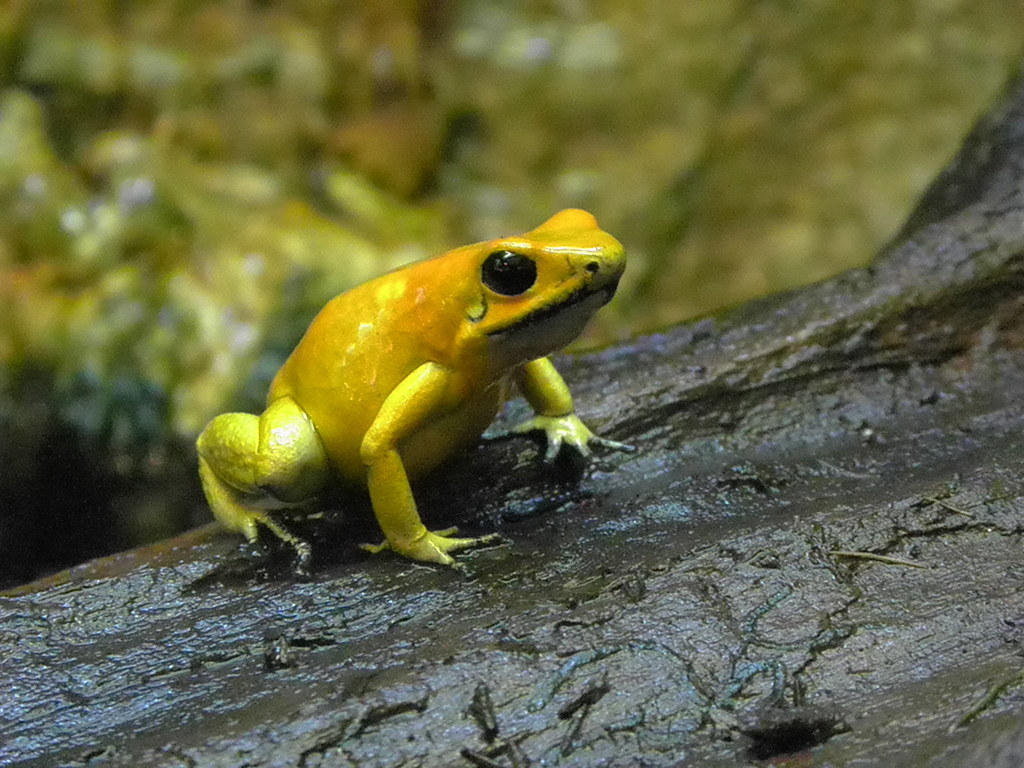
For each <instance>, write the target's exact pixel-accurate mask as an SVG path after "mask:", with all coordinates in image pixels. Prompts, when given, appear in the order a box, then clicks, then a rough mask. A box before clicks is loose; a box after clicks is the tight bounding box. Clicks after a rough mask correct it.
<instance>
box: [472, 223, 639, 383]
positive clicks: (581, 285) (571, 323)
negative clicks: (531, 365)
mask: <svg viewBox="0 0 1024 768" xmlns="http://www.w3.org/2000/svg"><path fill="white" fill-rule="evenodd" d="M475 253H476V258H477V260H478V261H479V267H478V268H479V273H478V274H479V283H480V293H479V301H474V302H472V303H471V304H470V306H469V307H468V309H467V314H466V318H467V320H468V321H469V323H470V324H471V325H472V326H473V332H474V333H476V334H480V335H482V336H486V338H487V341H488V346H489V347H490V349H491V351H492V354H493V355H494V356H495V358H496V360H495V361H496V362H498V363H499V365H508V364H511V365H514V364H517V363H520V362H524V361H526V360H531V359H534V358H537V357H542V356H544V355H547V354H549V353H550V352H553V351H554V350H556V349H559V348H561V347H564V346H565V345H566V344H568V343H569V342H570V341H572V340H573V339H575V338H576V337H577V336H578V335H579V334H580V332H581V331H582V330H583V326H584V325H585V324H586V323H587V321H588V320H589V319H590V317H591V316H592V315H593V314H594V313H595V312H596V311H597V310H598V309H599V308H600V307H602V306H603V305H605V304H607V303H608V301H609V300H610V299H611V297H612V296H613V295H614V293H615V288H616V287H617V286H618V283H619V278H620V277H621V276H622V271H623V270H624V269H625V267H626V255H625V252H624V251H623V248H622V245H621V243H619V241H618V240H616V239H615V238H614V237H612V236H611V235H609V234H608V233H607V232H604V231H603V230H602V229H601V228H600V227H598V225H597V221H596V220H595V219H594V217H593V216H591V215H590V214H589V213H587V212H586V211H580V210H574V209H569V210H565V211H562V212H560V213H557V214H555V215H554V216H552V217H551V218H550V219H548V220H547V221H545V222H544V223H543V224H541V225H540V226H539V227H537V228H536V229H534V230H532V231H530V232H527V233H526V234H523V235H518V236H515V237H506V238H502V239H499V240H492V241H490V242H488V243H484V244H481V245H480V246H477V247H476V248H475Z"/></svg>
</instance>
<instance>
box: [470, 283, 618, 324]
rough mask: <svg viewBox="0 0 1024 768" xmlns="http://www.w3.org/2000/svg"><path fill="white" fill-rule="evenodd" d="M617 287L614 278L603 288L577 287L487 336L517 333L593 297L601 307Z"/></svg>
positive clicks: (609, 299)
mask: <svg viewBox="0 0 1024 768" xmlns="http://www.w3.org/2000/svg"><path fill="white" fill-rule="evenodd" d="M618 287H619V281H618V280H616V281H615V282H613V283H610V284H609V285H606V286H605V287H604V288H600V289H598V290H596V291H588V290H587V289H586V288H578V289H577V290H575V291H573V292H572V293H570V294H569V295H568V296H566V297H565V299H564V300H563V301H560V302H559V303H558V304H552V305H550V306H547V307H543V308H541V309H537V310H534V311H533V312H531V313H530V314H528V315H524V316H523V317H521V318H520V319H519V320H517V321H516V322H514V323H512V324H511V325H506V326H504V327H503V328H496V329H494V330H493V331H488V332H487V337H488V338H492V339H495V338H500V337H501V336H504V335H505V334H508V333H517V332H519V331H522V330H524V329H527V328H530V327H531V326H534V325H537V324H538V323H543V322H545V321H546V320H550V319H551V318H553V317H555V316H556V315H560V314H561V313H562V312H565V311H566V310H568V309H572V308H573V307H575V306H576V305H577V304H582V303H583V302H585V301H589V300H591V299H594V298H600V299H601V301H600V302H599V303H598V304H597V305H596V306H595V307H594V309H595V310H597V309H598V308H599V307H603V306H604V305H605V304H607V303H608V302H609V301H611V300H612V296H614V295H615V289H616V288H618Z"/></svg>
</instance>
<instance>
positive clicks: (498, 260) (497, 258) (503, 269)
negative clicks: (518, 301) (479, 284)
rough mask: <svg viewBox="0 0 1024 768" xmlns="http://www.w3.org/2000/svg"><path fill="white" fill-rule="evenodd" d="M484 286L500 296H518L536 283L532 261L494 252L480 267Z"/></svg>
mask: <svg viewBox="0 0 1024 768" xmlns="http://www.w3.org/2000/svg"><path fill="white" fill-rule="evenodd" d="M480 279H481V280H483V283H484V285H486V286H487V287H488V288H490V289H491V290H492V291H494V292H495V293H500V294H501V295H502V296H518V295H519V294H520V293H523V292H525V291H527V290H529V288H530V286H531V285H533V284H534V283H535V282H537V265H536V264H535V263H534V262H533V259H531V258H529V257H528V256H523V254H521V253H514V252H512V251H495V252H494V253H492V254H490V255H489V256H488V257H487V258H486V259H484V263H483V266H482V267H480Z"/></svg>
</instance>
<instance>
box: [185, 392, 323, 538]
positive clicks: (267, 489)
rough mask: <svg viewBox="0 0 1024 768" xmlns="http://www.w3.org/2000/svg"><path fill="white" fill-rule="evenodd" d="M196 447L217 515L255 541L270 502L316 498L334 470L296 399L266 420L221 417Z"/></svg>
mask: <svg viewBox="0 0 1024 768" xmlns="http://www.w3.org/2000/svg"><path fill="white" fill-rule="evenodd" d="M196 448H197V451H198V453H199V474H200V477H201V478H202V481H203V490H204V491H205V492H206V496H207V499H208V500H209V502H210V507H211V508H212V510H213V513H214V516H215V517H216V518H217V519H218V520H219V521H220V522H221V523H222V524H223V525H224V526H225V527H227V528H229V529H231V530H236V531H241V532H242V533H244V534H245V535H246V536H247V537H248V538H250V539H253V538H255V536H256V526H255V523H256V522H264V523H265V520H266V514H265V512H264V511H263V510H264V508H266V507H267V506H272V503H268V502H273V501H275V500H276V501H278V502H281V501H284V502H287V503H297V502H299V501H302V500H304V499H307V498H309V497H311V496H313V495H314V494H316V493H317V491H318V490H319V489H320V488H321V487H322V485H323V484H324V482H325V480H326V477H327V473H328V467H329V464H328V460H327V455H326V453H325V451H324V448H323V445H322V443H321V442H320V438H319V437H318V436H317V433H316V429H315V428H314V427H313V424H312V422H311V421H310V420H309V417H308V416H307V415H306V413H305V412H304V411H303V410H302V409H301V408H300V407H299V406H298V404H297V403H295V401H294V400H292V399H291V398H290V397H285V398H281V399H279V400H276V401H274V402H273V403H272V404H271V405H270V406H269V407H268V408H267V410H266V411H264V412H263V414H262V415H260V416H254V415H253V414H249V413H225V414H221V415H220V416H218V417H216V418H215V419H214V420H213V421H211V422H210V423H209V425H207V427H206V429H204V430H203V432H202V434H201V435H200V436H199V439H198V440H197V441H196Z"/></svg>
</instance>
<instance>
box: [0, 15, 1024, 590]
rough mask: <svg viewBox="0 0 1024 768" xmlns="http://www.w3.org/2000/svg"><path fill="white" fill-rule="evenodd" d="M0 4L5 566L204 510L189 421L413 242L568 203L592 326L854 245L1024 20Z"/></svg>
mask: <svg viewBox="0 0 1024 768" xmlns="http://www.w3.org/2000/svg"><path fill="white" fill-rule="evenodd" d="M0 9H2V10H0V435H2V440H0V443H2V444H0V585H2V584H12V583H16V582H19V581H24V580H27V579H29V578H31V577H34V576H36V575H38V574H40V573H44V572H46V571H48V570H53V569H55V568H59V567H62V566H65V565H69V564H72V563H75V562H78V561H80V560H82V559H85V558H86V557H90V556H94V555H97V554H103V553H107V552H112V551H115V550H118V549H122V548H124V547H127V546H131V545H133V544H136V543H140V542H143V541H148V540H152V539H154V538H158V537H161V536H165V535H169V534H171V533H173V532H175V531H178V530H181V529H182V528H183V527H187V526H190V525H193V524H196V523H197V522H201V521H204V520H206V519H208V513H207V511H206V509H205V505H204V504H203V502H202V498H201V494H200V491H199V485H198V481H197V479H196V478H195V475H194V455H193V453H192V449H191V440H192V439H193V438H194V436H195V434H196V433H197V432H198V430H200V429H201V428H202V426H203V424H204V423H205V422H206V421H207V420H208V419H209V418H210V417H211V416H213V415H214V414H216V413H218V412H221V411H223V410H239V409H243V410H258V409H259V408H260V407H261V403H262V399H263V395H264V392H265V388H266V385H267V383H268V382H269V379H270V377H271V376H272V375H273V373H274V371H275V370H276V367H277V366H278V365H279V364H280V362H281V361H282V360H283V358H284V356H285V355H286V354H287V352H288V350H289V349H290V347H291V346H292V345H293V344H294V343H295V341H296V340H297V339H298V337H299V336H300V335H301V333H302V331H303V329H304V328H305V325H306V324H307V323H308V321H309V320H310V319H311V317H312V315H313V314H314V313H315V312H316V310H317V309H318V308H319V307H320V305H322V304H323V303H324V301H326V300H327V299H328V298H330V297H331V296H332V295H334V294H336V293H338V292H340V291H341V290H344V289H345V288H346V287H348V286H351V285H353V284H355V283H357V282H360V281H362V280H364V279H366V278H367V277H369V276H371V275H374V274H376V273H378V272H380V271H382V270H385V269H388V268H391V267H393V266H396V265H398V264H400V263H403V262H405V261H408V260H411V259H414V258H418V257H421V256H425V255H429V254H432V253H436V252H439V251H441V250H444V249H446V248H448V247H451V246H454V245H458V244H461V243H465V242H469V241H475V240H481V239H487V238H491V237H495V236H499V235H503V234H511V233H515V232H520V231H524V230H526V229H529V228H531V227H533V226H535V225H536V224H538V223H540V222H541V221H543V220H544V219H545V218H547V217H548V216H549V215H550V214H551V213H553V212H554V211H556V210H558V209H560V208H563V207H566V206H578V207H584V208H587V209H589V210H590V211H592V212H593V213H594V214H595V215H596V216H597V217H598V220H599V221H600V222H601V224H602V225H603V227H604V228H605V229H607V230H609V231H611V232H612V233H613V234H615V235H616V236H618V237H619V239H621V240H622V241H623V242H624V243H625V244H626V246H627V249H628V251H629V255H630V266H629V269H628V271H627V276H626V279H625V281H624V283H623V285H622V287H621V288H620V291H619V295H618V296H617V298H616V300H615V301H614V302H613V303H612V305H610V306H609V307H608V308H606V309H605V310H602V312H601V313H600V315H599V316H598V319H597V320H596V322H595V323H594V326H593V328H592V330H591V331H590V332H589V335H588V336H587V337H586V338H585V339H583V340H582V343H583V344H584V345H587V344H595V343H607V342H614V341H618V340H622V339H625V338H627V337H628V336H630V335H632V334H635V333H637V332H642V331H644V330H650V329H654V328H657V327H661V326H664V325H666V324H669V323H673V322H677V321H681V320H684V319H686V318H690V317H693V316H695V315H698V314H702V313H708V312H713V311H715V310H718V309H720V308H723V307H727V306H729V305H733V304H736V303H737V302H741V301H743V300H745V299H748V298H750V297H753V296H757V295H760V294H764V293H766V292H770V291H776V290H780V289H784V288H789V287H792V286H795V285H798V284H801V283H805V282H809V281H813V280H817V279H821V278H824V277H826V276H828V275H831V274H834V273H836V272H839V271H841V270H843V269H846V268H849V267H851V266H855V265H858V264H863V263H865V262H866V261H867V260H868V259H869V258H870V257H871V256H872V255H873V253H874V252H875V251H876V250H877V249H878V247H879V246H880V245H881V244H883V243H884V242H885V240H886V238H888V237H890V236H891V235H892V234H893V233H894V232H895V231H896V229H897V228H898V226H899V224H900V223H901V220H902V219H903V217H904V216H905V215H906V213H907V212H908V211H909V209H910V208H911V206H912V205H913V203H914V201H915V199H916V198H917V196H918V195H919V194H920V193H921V191H922V190H923V188H924V186H925V185H926V184H927V183H928V182H929V180H930V179H931V178H932V177H933V176H934V174H935V173H936V172H937V171H938V170H939V169H940V168H941V167H942V166H943V165H944V164H945V163H946V162H947V161H948V159H949V158H950V157H951V156H952V155H953V153H954V152H955V150H956V148H957V146H958V144H959V141H960V139H961V138H962V137H963V135H964V134H965V132H966V131H967V130H968V129H969V127H970V125H971V124H972V122H973V121H974V120H975V119H976V117H977V116H978V115H979V113H980V112H981V111H983V110H984V108H985V107H986V106H987V105H988V104H989V103H990V102H991V100H992V99H993V98H994V97H995V96H996V94H997V93H998V92H999V90H1000V88H1001V86H1002V85H1003V83H1004V82H1005V81H1006V79H1007V77H1008V76H1009V75H1010V74H1011V73H1012V72H1013V71H1015V68H1016V66H1017V62H1018V61H1019V55H1020V53H1021V51H1022V49H1024V0H876V1H875V2H864V3H850V2H847V1H846V0H792V1H791V2H786V1H784V0H776V1H774V2H771V1H763V2H751V1H749V0H748V1H745V2H744V1H740V0H702V1H700V2H697V1H693V2H686V1H685V0H683V1H679V0H675V1H673V2H660V1H659V0H653V1H652V2H647V3H622V2H612V1H611V0H590V1H587V0H563V1H562V2H507V1H504V0H480V1H477V2H471V1H469V0H462V1H458V0H440V1H439V2H420V3H417V2H411V1H408V0H406V1H405V2H384V1H383V0H375V1H373V2H355V1H354V0H353V1H339V2H327V1H326V0H305V1H303V0H294V1H293V2H272V1H271V0H263V1H262V2H256V1H255V0H253V1H252V2H242V1H241V0H234V1H232V2H205V3H203V2H186V1H185V0H152V1H151V2H138V1H137V0H136V1H135V2H131V1H128V0H117V1H115V0H78V2H47V1H46V0H36V1H35V2H31V1H29V0H24V1H23V2H18V1H17V0H9V1H8V2H6V3H3V4H2V5H0ZM583 410H584V411H585V410H586V408H585V405H584V407H583Z"/></svg>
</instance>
